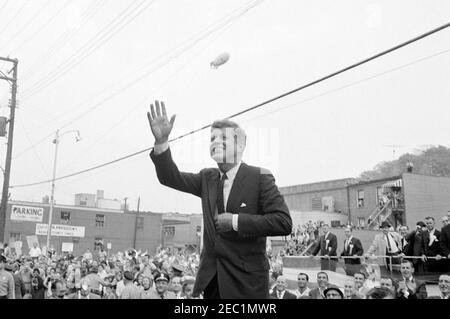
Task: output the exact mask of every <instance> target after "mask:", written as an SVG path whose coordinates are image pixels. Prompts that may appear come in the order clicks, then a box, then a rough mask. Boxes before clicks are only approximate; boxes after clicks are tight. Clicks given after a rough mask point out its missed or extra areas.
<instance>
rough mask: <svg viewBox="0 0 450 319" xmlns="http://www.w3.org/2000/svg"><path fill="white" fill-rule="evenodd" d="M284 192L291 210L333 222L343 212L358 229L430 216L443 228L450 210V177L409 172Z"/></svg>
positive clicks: (338, 181)
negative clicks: (443, 222)
mask: <svg viewBox="0 0 450 319" xmlns="http://www.w3.org/2000/svg"><path fill="white" fill-rule="evenodd" d="M280 192H281V194H282V195H283V196H284V198H285V200H286V203H287V205H288V207H289V209H290V210H291V211H297V212H301V213H303V214H308V216H311V218H312V217H313V216H315V212H316V213H317V220H319V219H320V220H324V221H328V222H329V223H330V224H332V223H333V218H334V219H336V218H335V217H333V215H334V216H336V215H335V214H342V215H345V216H346V217H347V221H348V222H351V223H352V224H353V225H355V226H357V227H358V228H370V229H376V228H377V227H378V226H379V224H380V223H381V221H383V220H388V221H389V222H390V223H391V225H393V226H394V227H397V226H399V225H404V224H406V225H408V226H409V227H410V228H413V227H415V224H416V222H417V221H419V220H423V219H424V218H425V217H426V216H432V217H434V218H435V219H436V221H437V227H440V225H439V221H440V219H441V217H442V216H444V215H445V214H446V212H447V211H449V210H450V178H448V177H436V176H427V175H420V174H414V173H409V172H408V173H406V172H405V173H403V174H401V175H399V176H392V177H389V178H383V179H377V180H370V181H358V180H356V179H353V178H346V179H340V180H332V181H325V182H318V183H311V184H303V185H295V186H288V187H281V188H280ZM324 212H326V213H330V214H329V215H327V214H324ZM319 216H320V218H319ZM327 216H328V217H329V218H327ZM337 224H338V223H337V221H336V222H335V225H337Z"/></svg>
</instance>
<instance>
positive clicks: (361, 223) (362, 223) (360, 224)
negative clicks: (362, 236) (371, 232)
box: [358, 217, 366, 228]
mask: <svg viewBox="0 0 450 319" xmlns="http://www.w3.org/2000/svg"><path fill="white" fill-rule="evenodd" d="M358 227H362V228H364V227H366V219H365V218H364V217H358Z"/></svg>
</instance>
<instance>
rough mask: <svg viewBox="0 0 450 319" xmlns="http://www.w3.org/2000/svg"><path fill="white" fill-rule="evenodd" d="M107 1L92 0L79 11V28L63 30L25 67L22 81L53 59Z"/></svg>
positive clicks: (25, 80)
mask: <svg viewBox="0 0 450 319" xmlns="http://www.w3.org/2000/svg"><path fill="white" fill-rule="evenodd" d="M107 2H108V0H99V1H97V2H92V3H91V5H90V6H89V7H87V8H86V10H84V11H83V12H82V13H81V18H80V28H72V29H69V30H66V31H65V32H63V33H62V34H61V35H60V36H59V37H58V38H57V39H56V40H55V41H54V42H53V43H52V44H51V45H50V46H49V49H48V50H47V51H46V52H45V53H44V54H42V55H40V56H39V57H38V58H37V59H36V60H35V61H34V62H33V64H32V65H31V66H29V67H28V68H26V69H25V70H24V72H23V77H22V82H27V81H28V80H29V79H30V78H32V77H33V74H35V73H36V72H31V71H35V70H39V69H40V68H42V67H44V66H45V65H47V63H49V62H50V61H52V60H53V57H54V56H55V54H56V53H57V52H58V51H59V50H60V49H61V48H63V47H64V46H65V45H66V44H67V43H68V42H69V41H70V39H71V38H72V37H73V36H74V35H76V34H77V32H79V31H80V30H81V29H82V27H83V26H84V25H86V24H87V23H88V22H89V21H90V20H91V19H92V18H94V17H95V15H96V14H97V13H98V12H99V10H100V9H101V8H102V7H103V6H104V5H105V4H106V3H107Z"/></svg>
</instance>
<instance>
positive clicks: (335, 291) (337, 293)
mask: <svg viewBox="0 0 450 319" xmlns="http://www.w3.org/2000/svg"><path fill="white" fill-rule="evenodd" d="M324 295H325V299H344V294H343V293H342V291H341V289H339V288H337V287H329V288H327V289H325V291H324Z"/></svg>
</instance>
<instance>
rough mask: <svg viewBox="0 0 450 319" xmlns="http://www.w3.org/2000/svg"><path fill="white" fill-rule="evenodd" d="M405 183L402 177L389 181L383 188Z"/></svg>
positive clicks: (400, 185) (399, 185)
mask: <svg viewBox="0 0 450 319" xmlns="http://www.w3.org/2000/svg"><path fill="white" fill-rule="evenodd" d="M402 186H403V183H402V180H401V179H397V180H395V181H389V182H387V183H384V184H383V185H382V186H381V187H383V188H392V187H402Z"/></svg>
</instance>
